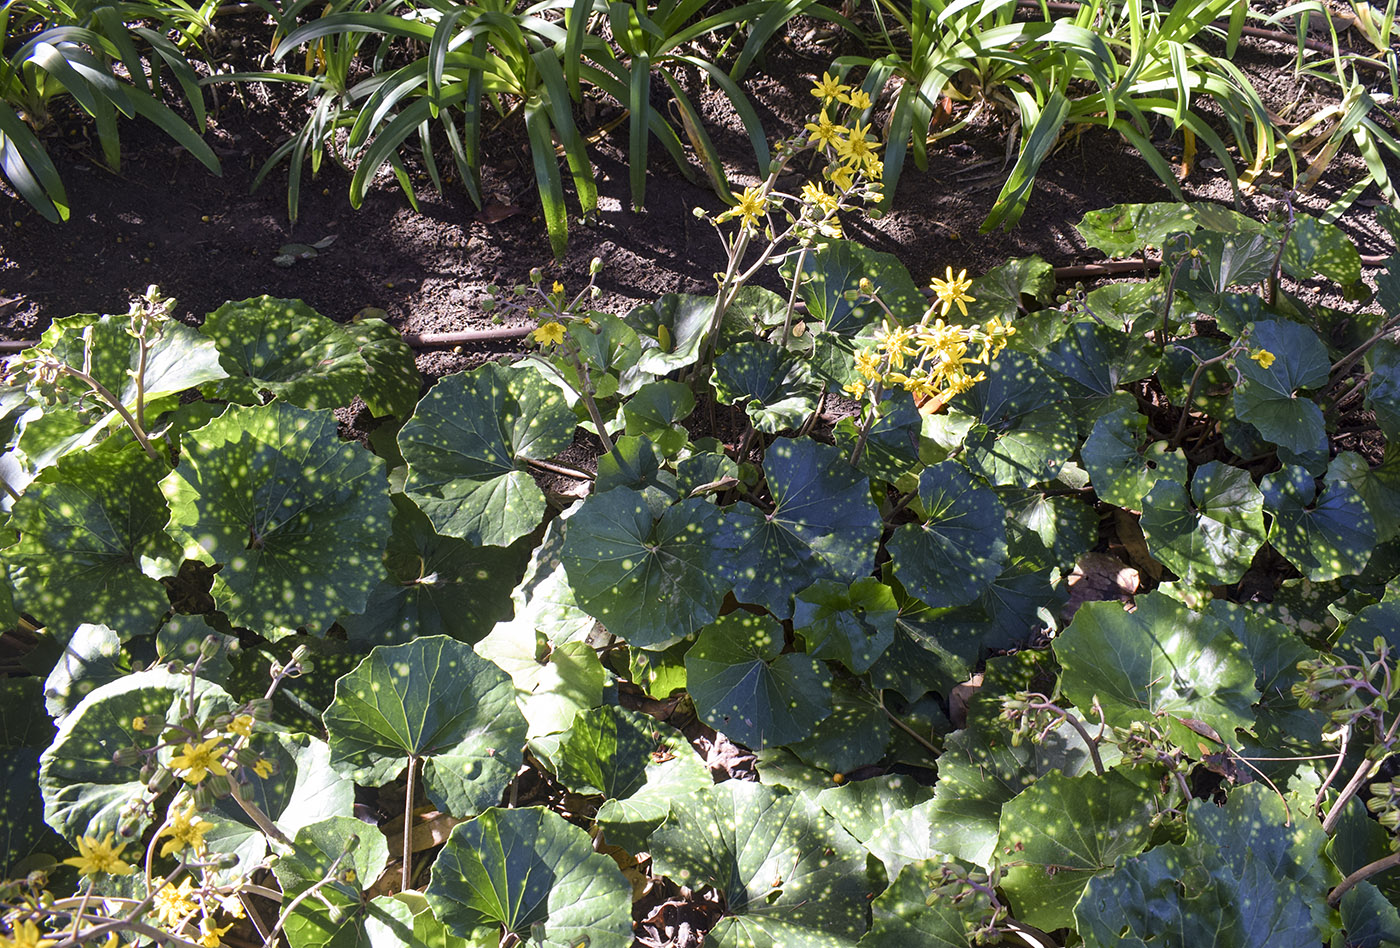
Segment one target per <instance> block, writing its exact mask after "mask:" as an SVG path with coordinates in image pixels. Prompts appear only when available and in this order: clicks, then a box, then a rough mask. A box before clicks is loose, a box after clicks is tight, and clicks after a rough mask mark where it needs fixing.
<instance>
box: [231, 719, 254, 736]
mask: <svg viewBox="0 0 1400 948" xmlns="http://www.w3.org/2000/svg"><path fill="white" fill-rule="evenodd" d="M228 733H230V734H236V735H238V736H239V737H252V736H253V716H252V715H251V714H240V715H239V716H238V717H236V718H234V719H233V721H232V722H231V723H230V724H229V726H228Z"/></svg>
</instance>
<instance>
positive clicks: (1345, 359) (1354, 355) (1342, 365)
mask: <svg viewBox="0 0 1400 948" xmlns="http://www.w3.org/2000/svg"><path fill="white" fill-rule="evenodd" d="M1396 326H1400V316H1395V317H1394V318H1392V319H1388V320H1386V322H1385V324H1384V325H1383V326H1381V328H1380V329H1378V330H1376V334H1375V335H1374V336H1372V337H1371V338H1370V339H1367V340H1366V341H1365V342H1363V343H1362V344H1361V345H1359V346H1357V347H1356V348H1355V349H1353V350H1351V351H1350V352H1348V353H1347V354H1346V355H1344V356H1342V357H1341V358H1340V359H1338V360H1337V361H1336V362H1334V363H1332V369H1331V371H1330V372H1329V373H1328V374H1329V375H1330V376H1331V377H1332V379H1333V380H1334V381H1335V380H1336V379H1337V378H1339V377H1340V376H1341V375H1342V373H1344V372H1347V371H1349V370H1350V369H1351V367H1352V366H1354V365H1356V363H1357V362H1359V361H1360V360H1361V357H1362V356H1364V355H1365V354H1366V350H1367V349H1370V348H1371V347H1372V346H1374V345H1375V344H1376V343H1378V342H1380V341H1381V339H1382V338H1384V337H1385V336H1386V334H1388V333H1389V332H1390V331H1391V330H1392V329H1394V328H1395V327H1396Z"/></svg>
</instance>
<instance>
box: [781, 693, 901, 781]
mask: <svg viewBox="0 0 1400 948" xmlns="http://www.w3.org/2000/svg"><path fill="white" fill-rule="evenodd" d="M891 727H892V726H891V724H890V719H889V716H888V715H887V714H886V713H885V710H884V709H883V708H881V707H880V702H879V699H878V698H877V697H876V695H875V693H874V692H873V691H871V690H870V689H869V688H866V687H864V686H863V685H860V684H853V683H851V682H850V681H849V680H848V679H844V678H841V679H837V680H836V681H835V682H834V683H833V685H832V687H831V713H830V714H829V715H827V716H826V717H824V718H822V719H821V720H820V721H818V722H817V723H816V724H815V725H813V726H812V727H811V728H810V729H809V731H808V735H807V736H806V737H805V738H803V739H802V740H800V741H794V742H792V743H791V744H789V745H788V750H790V751H792V753H793V754H795V755H797V757H798V759H799V760H801V761H802V762H803V763H805V764H808V765H809V766H812V767H816V768H818V769H820V770H825V771H827V772H828V773H832V774H844V773H848V772H850V771H852V770H856V769H858V768H861V767H867V766H870V765H872V764H877V763H879V762H880V759H881V758H882V757H884V756H885V748H886V747H888V746H889V743H890V731H891Z"/></svg>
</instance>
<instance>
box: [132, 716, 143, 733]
mask: <svg viewBox="0 0 1400 948" xmlns="http://www.w3.org/2000/svg"><path fill="white" fill-rule="evenodd" d="M131 729H132V730H133V731H144V730H146V719H145V717H143V716H142V715H139V714H138V715H136V717H134V718H132V719H131Z"/></svg>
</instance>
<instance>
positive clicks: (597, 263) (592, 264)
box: [588, 257, 603, 276]
mask: <svg viewBox="0 0 1400 948" xmlns="http://www.w3.org/2000/svg"><path fill="white" fill-rule="evenodd" d="M602 272H603V258H602V257H594V258H593V259H592V260H590V261H588V275H589V276H597V275H598V274H600V273H602Z"/></svg>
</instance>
